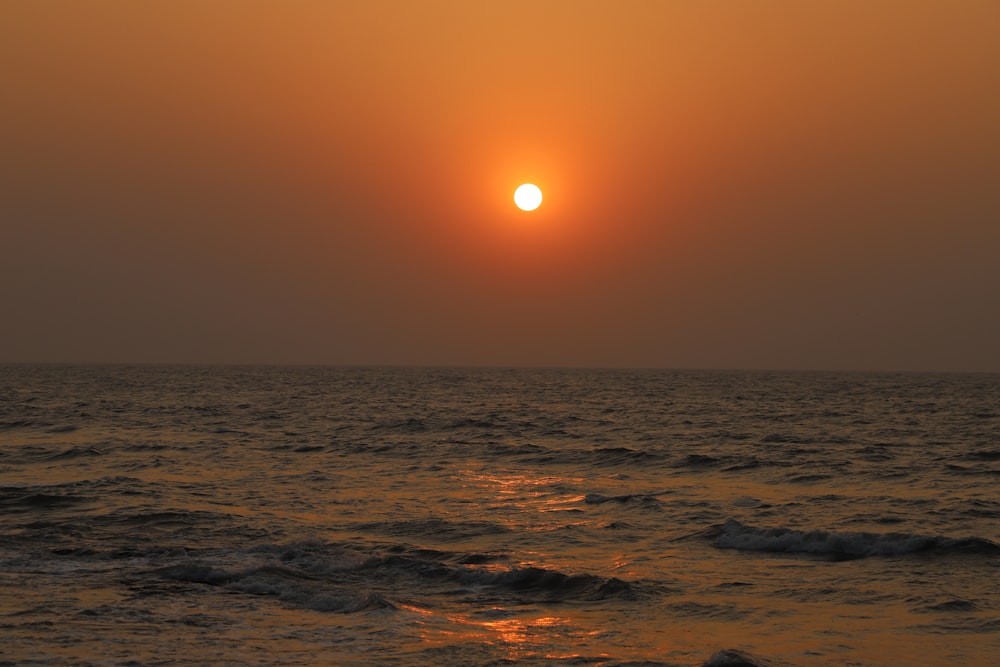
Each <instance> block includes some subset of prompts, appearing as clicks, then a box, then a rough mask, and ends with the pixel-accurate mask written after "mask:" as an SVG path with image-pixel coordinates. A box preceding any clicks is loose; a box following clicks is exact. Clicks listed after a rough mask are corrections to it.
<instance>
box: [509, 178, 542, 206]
mask: <svg viewBox="0 0 1000 667" xmlns="http://www.w3.org/2000/svg"><path fill="white" fill-rule="evenodd" d="M514 203H515V204H517V207H518V208H519V209H521V210H522V211H534V210H535V209H536V208H538V207H539V206H541V205H542V191H541V190H539V189H538V186H537V185H533V184H531V183H525V184H524V185H522V186H520V187H518V189H517V190H514Z"/></svg>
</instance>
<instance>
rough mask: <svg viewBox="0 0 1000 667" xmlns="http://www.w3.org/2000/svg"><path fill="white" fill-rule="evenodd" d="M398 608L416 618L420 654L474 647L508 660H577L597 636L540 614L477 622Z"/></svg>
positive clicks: (490, 613)
mask: <svg viewBox="0 0 1000 667" xmlns="http://www.w3.org/2000/svg"><path fill="white" fill-rule="evenodd" d="M400 608H401V609H405V610H406V611H409V612H413V613H416V614H417V615H418V616H419V617H420V620H419V621H418V625H419V627H420V632H419V636H420V643H421V646H420V648H421V650H427V649H438V648H444V647H448V646H454V645H459V644H478V645H481V646H490V647H494V648H496V649H497V650H499V651H500V652H501V653H502V654H503V655H504V657H505V658H506V659H508V660H522V659H526V658H544V659H555V660H567V659H573V658H579V657H580V654H579V652H578V651H577V650H576V649H577V648H578V647H581V646H586V645H588V644H589V643H590V642H591V641H592V640H593V639H595V638H596V637H597V636H598V635H600V634H601V633H600V631H598V630H585V629H583V628H581V627H580V626H579V624H578V623H577V621H576V620H574V619H573V618H571V617H568V616H553V615H541V614H540V615H536V616H530V615H524V616H522V615H518V616H517V617H513V616H512V614H514V613H515V612H512V611H510V610H507V609H503V608H501V607H494V608H492V609H490V610H486V611H483V612H479V613H478V614H477V616H479V617H480V618H474V617H469V616H465V615H460V614H448V613H444V614H437V613H435V612H433V611H430V610H428V609H421V608H418V607H412V606H409V605H401V606H400ZM560 640H561V641H560ZM588 655H590V654H588ZM595 655H596V656H597V657H608V654H606V653H600V652H599V653H596V654H595ZM591 657H593V655H591Z"/></svg>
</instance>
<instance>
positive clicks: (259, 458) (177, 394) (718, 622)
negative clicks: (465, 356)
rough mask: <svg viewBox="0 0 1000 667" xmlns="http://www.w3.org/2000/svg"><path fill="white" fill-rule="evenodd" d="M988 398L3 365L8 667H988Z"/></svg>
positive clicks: (974, 393)
mask: <svg viewBox="0 0 1000 667" xmlns="http://www.w3.org/2000/svg"><path fill="white" fill-rule="evenodd" d="M998 543H1000V376H998V375H985V374H982V375H945V374H935V375H932V374H842V373H838V374H832V373H764V372H715V371H703V372H695V371H683V372H682V371H659V370H637V371H624V370H530V369H419V368H332V367H330V368H324V367H315V368H312V367H288V368H279V367H208V366H201V367H199V366H191V367H182V366H52V365H41V366H30V365H14V366H0V664H17V665H22V664H23V665H41V664H53V665H56V664H58V665H63V664H95V665H123V664H127V665H182V664H192V665H193V664H273V665H400V666H404V665H450V666H457V665H499V664H511V665H597V666H607V665H626V664H635V665H701V664H708V665H780V664H792V665H822V666H828V665H830V666H832V665H897V664H909V665H997V664H1000V545H998Z"/></svg>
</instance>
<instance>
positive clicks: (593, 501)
mask: <svg viewBox="0 0 1000 667" xmlns="http://www.w3.org/2000/svg"><path fill="white" fill-rule="evenodd" d="M658 495H661V494H656V493H624V494H621V495H617V496H606V495H604V494H603V493H588V494H587V495H586V496H584V498H583V502H585V503H587V504H588V505H603V504H604V503H623V504H624V503H637V504H640V505H652V506H655V505H659V504H660V501H659V499H658V498H657V497H656V496H658Z"/></svg>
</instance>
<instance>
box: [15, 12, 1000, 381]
mask: <svg viewBox="0 0 1000 667" xmlns="http://www.w3.org/2000/svg"><path fill="white" fill-rule="evenodd" d="M998 26H1000V3H996V2H989V1H986V0H982V1H980V0H959V1H958V2H954V3H942V2H937V1H933V0H909V1H906V2H903V1H902V0H888V1H886V2H878V3H871V2H860V1H856V0H847V1H844V2H819V3H799V2H793V1H791V0H775V1H773V2H762V3H752V4H746V3H735V2H722V3H712V4H698V3H650V2H642V1H639V0H634V1H624V2H620V3H614V4H613V5H612V4H606V3H597V2H569V1H553V2H546V3H542V4H539V3H533V2H527V1H524V0H511V1H509V2H481V3H475V4H469V3H464V2H457V1H447V0H429V1H428V2H421V3H408V2H392V1H390V2H383V3H362V2H358V3H351V2H345V3H324V2H301V3H294V4H280V3H239V4H231V3H226V2H221V1H208V2H199V3H195V2H164V1H159V0H153V1H151V2H145V3H132V2H125V1H123V0H95V1H94V2H88V3H72V2H53V3H37V2H28V1H23V0H11V1H10V2H5V3H3V5H2V6H0V80H2V81H3V82H4V85H3V86H2V87H0V147H2V149H0V258H2V259H0V363H13V362H29V363H34V362H57V363H58V362H68V363H81V362H86V363H198V364H201V363H240V364H278V365H282V364H318V365H349V366H350V365H389V366H399V365H402V366H500V367H508V366H516V367H523V366H532V367H535V366H537V367H588V368H664V369H688V368H691V369H699V368H700V369H769V370H810V369H818V370H829V371H887V372H899V371H914V372H924V371H927V372H939V371H954V372H1000V343H998V341H1000V122H998V121H997V119H998V118H1000V67H997V63H1000V39H998V36H1000V29H998ZM522 183H534V184H536V185H538V186H539V187H540V188H541V190H542V192H543V193H544V203H543V204H542V206H541V207H540V208H539V209H538V210H537V211H534V212H531V213H524V212H522V211H520V210H518V209H517V208H516V207H515V205H514V201H513V198H512V197H513V192H514V189H515V188H516V187H517V186H518V185H520V184H522Z"/></svg>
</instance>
